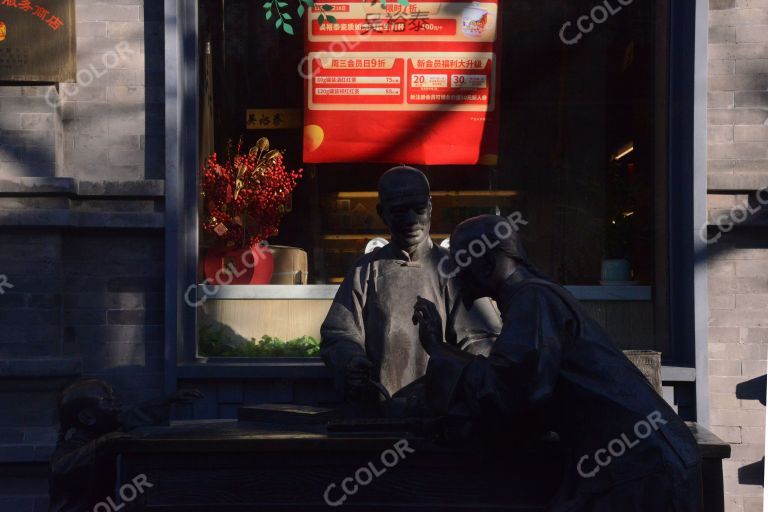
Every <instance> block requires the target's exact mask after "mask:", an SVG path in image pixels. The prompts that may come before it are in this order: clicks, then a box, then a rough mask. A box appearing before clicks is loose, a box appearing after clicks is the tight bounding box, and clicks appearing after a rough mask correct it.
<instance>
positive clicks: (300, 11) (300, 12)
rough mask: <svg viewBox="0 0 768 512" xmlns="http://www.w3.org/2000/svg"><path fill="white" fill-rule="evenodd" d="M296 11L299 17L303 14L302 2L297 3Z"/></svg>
mask: <svg viewBox="0 0 768 512" xmlns="http://www.w3.org/2000/svg"><path fill="white" fill-rule="evenodd" d="M296 12H297V13H298V15H299V18H301V17H302V16H304V4H299V8H298V9H296Z"/></svg>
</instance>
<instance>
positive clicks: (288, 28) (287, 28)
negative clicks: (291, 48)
mask: <svg viewBox="0 0 768 512" xmlns="http://www.w3.org/2000/svg"><path fill="white" fill-rule="evenodd" d="M283 30H284V31H285V33H286V34H288V35H291V36H292V35H293V27H292V26H290V25H289V24H288V23H286V24H285V25H283Z"/></svg>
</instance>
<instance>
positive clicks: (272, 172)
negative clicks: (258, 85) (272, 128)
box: [200, 138, 302, 284]
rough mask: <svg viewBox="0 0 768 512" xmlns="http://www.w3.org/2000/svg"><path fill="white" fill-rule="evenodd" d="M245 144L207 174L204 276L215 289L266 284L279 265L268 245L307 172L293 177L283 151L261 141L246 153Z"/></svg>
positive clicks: (214, 162)
mask: <svg viewBox="0 0 768 512" xmlns="http://www.w3.org/2000/svg"><path fill="white" fill-rule="evenodd" d="M242 146H243V141H242V139H241V140H240V141H239V142H238V144H237V147H236V148H235V150H234V152H233V151H232V146H231V144H230V145H229V146H228V148H227V159H226V161H225V162H222V163H220V162H219V161H218V158H217V155H216V153H214V154H212V155H211V156H209V157H208V159H207V160H206V162H205V165H204V166H203V169H202V179H201V182H202V185H201V192H200V193H201V198H202V209H203V215H202V216H201V221H200V223H201V229H202V230H203V232H204V233H206V234H208V235H209V237H210V238H211V239H212V240H213V244H212V247H210V248H209V249H208V251H207V254H206V257H205V264H204V267H205V276H206V278H207V279H208V281H209V282H213V283H216V284H267V283H269V282H270V279H271V278H272V272H273V268H274V261H273V259H272V254H271V252H270V251H268V250H267V249H266V240H267V238H269V237H271V236H275V235H277V234H278V231H279V229H278V228H279V226H280V221H281V220H282V218H283V215H284V214H285V212H286V205H287V204H288V202H289V201H290V195H291V193H292V192H293V191H294V189H295V188H296V185H297V183H298V180H299V179H301V176H302V169H299V170H298V171H289V170H287V169H286V167H285V165H284V163H283V151H281V150H277V149H270V146H269V140H267V139H266V138H261V139H259V140H258V141H257V142H256V145H254V146H253V147H252V148H251V149H250V150H249V151H248V152H247V153H242V152H241V150H242Z"/></svg>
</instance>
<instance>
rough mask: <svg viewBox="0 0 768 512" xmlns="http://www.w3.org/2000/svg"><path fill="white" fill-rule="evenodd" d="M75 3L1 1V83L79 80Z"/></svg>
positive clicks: (35, 0)
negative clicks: (77, 77)
mask: <svg viewBox="0 0 768 512" xmlns="http://www.w3.org/2000/svg"><path fill="white" fill-rule="evenodd" d="M76 73H77V70H76V42H75V2H74V0H0V81H15V82H75V81H76Z"/></svg>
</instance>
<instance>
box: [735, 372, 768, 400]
mask: <svg viewBox="0 0 768 512" xmlns="http://www.w3.org/2000/svg"><path fill="white" fill-rule="evenodd" d="M765 385H766V375H763V376H762V377H755V378H754V379H752V380H748V381H746V382H742V383H741V384H737V385H736V398H738V399H740V400H759V401H760V403H761V404H763V405H765Z"/></svg>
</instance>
